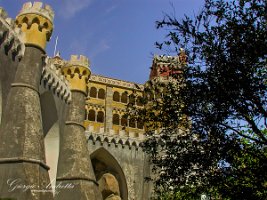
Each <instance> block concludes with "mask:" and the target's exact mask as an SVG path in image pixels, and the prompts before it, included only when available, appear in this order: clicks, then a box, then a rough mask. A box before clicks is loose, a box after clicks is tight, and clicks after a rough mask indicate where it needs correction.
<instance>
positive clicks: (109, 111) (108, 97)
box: [105, 86, 113, 132]
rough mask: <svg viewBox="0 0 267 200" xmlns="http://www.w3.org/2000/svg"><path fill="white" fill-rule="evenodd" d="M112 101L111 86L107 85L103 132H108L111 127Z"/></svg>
mask: <svg viewBox="0 0 267 200" xmlns="http://www.w3.org/2000/svg"><path fill="white" fill-rule="evenodd" d="M112 102H113V91H112V87H110V86H107V95H106V105H105V106H106V107H105V110H106V114H105V125H106V126H105V132H108V131H110V130H111V129H112V119H113V114H112V110H113V107H112Z"/></svg>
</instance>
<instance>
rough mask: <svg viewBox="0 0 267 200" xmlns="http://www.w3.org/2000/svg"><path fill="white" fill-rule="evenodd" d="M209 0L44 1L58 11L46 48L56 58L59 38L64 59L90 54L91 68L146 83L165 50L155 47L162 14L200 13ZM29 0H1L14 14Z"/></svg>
mask: <svg viewBox="0 0 267 200" xmlns="http://www.w3.org/2000/svg"><path fill="white" fill-rule="evenodd" d="M203 1H204V0H171V1H168V0H43V1H42V2H44V3H47V4H49V5H50V6H52V7H53V9H54V11H55V20H54V32H53V36H52V38H51V41H50V42H49V44H48V46H47V54H48V55H50V56H52V55H53V52H54V46H55V39H56V37H57V36H58V38H59V39H58V45H57V49H58V50H59V51H60V53H61V57H62V58H64V59H69V57H70V55H71V54H82V55H85V56H87V57H89V59H90V61H91V70H92V72H93V73H94V74H100V75H104V76H108V77H112V78H117V79H122V80H127V81H133V82H137V83H144V82H145V81H146V80H147V79H148V76H149V67H150V66H151V63H152V58H153V54H165V53H166V52H161V51H159V50H157V49H156V48H155V46H154V43H155V42H156V41H162V40H163V39H164V37H165V35H166V33H167V32H166V30H165V31H164V30H157V29H156V27H155V21H156V20H160V19H161V18H162V17H163V13H164V12H165V13H173V8H172V6H171V3H172V4H173V5H174V8H175V15H176V17H177V18H178V19H181V18H182V17H183V16H184V14H187V15H190V16H192V15H193V14H194V13H198V12H199V10H200V9H201V6H202V5H203ZM24 2H27V0H0V6H1V7H4V9H5V10H6V11H7V12H8V14H9V16H11V17H12V18H15V16H16V14H17V13H18V12H19V10H20V8H21V7H22V4H23V3H24Z"/></svg>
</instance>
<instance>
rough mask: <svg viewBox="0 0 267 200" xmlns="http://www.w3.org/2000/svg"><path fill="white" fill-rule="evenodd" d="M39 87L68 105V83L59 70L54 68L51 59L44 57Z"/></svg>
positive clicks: (69, 97)
mask: <svg viewBox="0 0 267 200" xmlns="http://www.w3.org/2000/svg"><path fill="white" fill-rule="evenodd" d="M41 85H42V86H43V87H44V88H45V89H47V90H51V91H52V92H53V93H54V94H55V95H56V96H58V97H60V98H61V99H63V100H64V101H65V102H66V103H70V101H71V91H70V86H69V83H68V81H67V80H66V79H65V77H64V76H63V75H62V74H61V70H60V69H59V68H57V67H56V66H55V64H54V60H53V59H52V58H49V57H46V58H45V60H44V68H43V72H42V77H41Z"/></svg>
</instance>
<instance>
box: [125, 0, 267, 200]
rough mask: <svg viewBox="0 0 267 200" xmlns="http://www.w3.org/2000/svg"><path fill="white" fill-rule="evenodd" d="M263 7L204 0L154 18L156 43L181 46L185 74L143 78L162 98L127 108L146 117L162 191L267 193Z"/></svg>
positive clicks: (256, 2)
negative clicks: (159, 31) (190, 11)
mask: <svg viewBox="0 0 267 200" xmlns="http://www.w3.org/2000/svg"><path fill="white" fill-rule="evenodd" d="M266 13H267V2H266V1H265V0H229V1H223V0H206V1H205V5H204V7H203V9H202V11H201V12H200V13H199V14H198V15H196V16H195V17H193V18H190V17H187V16H186V17H185V18H184V19H183V20H180V21H179V20H177V19H176V18H175V16H173V15H165V16H164V18H163V20H161V21H158V22H157V28H168V30H169V32H168V35H167V41H164V42H163V43H156V45H157V46H158V47H159V48H161V49H164V48H165V47H167V49H173V50H174V52H178V49H179V47H184V48H185V50H186V52H187V54H188V58H189V62H188V65H187V66H184V71H183V77H181V76H173V77H172V78H173V80H176V81H170V82H169V83H165V85H164V86H162V85H161V83H155V81H154V83H153V81H150V82H149V83H148V84H147V85H148V86H147V87H146V90H147V91H146V93H149V92H151V91H156V92H155V93H160V94H161V95H160V98H155V99H153V100H152V101H148V100H147V99H146V98H145V99H144V103H145V104H147V105H149V106H145V107H144V108H143V109H141V108H134V109H133V108H129V111H130V113H134V114H135V116H137V115H138V116H139V117H140V118H141V119H144V120H145V121H148V122H149V123H147V124H149V125H148V129H147V130H148V131H147V134H148V135H149V139H148V140H147V141H146V143H145V145H144V146H145V147H146V150H147V152H148V153H150V155H151V158H152V162H153V164H154V167H155V170H156V171H160V172H161V173H160V176H159V178H156V180H155V184H156V191H157V192H159V193H160V194H168V195H169V194H170V192H171V193H172V194H178V193H179V195H178V196H180V197H177V199H179V198H180V199H194V198H196V199H199V198H200V194H201V193H208V194H211V195H212V196H214V197H215V196H216V197H217V198H223V199H266V198H267V192H266V191H267V150H266V145H267V134H266V131H267V130H266V128H267V121H266V120H267V108H266V77H267V73H266V72H267V71H266V66H267V60H266V58H267V15H266ZM181 80H183V81H184V82H183V84H182V87H181V84H180V83H181ZM162 87H164V88H166V92H160V88H162ZM151 102H152V103H151ZM177 111H179V112H177ZM185 119H186V120H185ZM139 120H140V119H139ZM185 122H186V123H185ZM159 124H160V125H159ZM181 124H182V126H181ZM185 124H188V126H187V127H186V125H185ZM181 129H183V130H182V133H181V131H179V130H181ZM150 130H160V133H159V134H154V131H150Z"/></svg>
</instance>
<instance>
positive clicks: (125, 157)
mask: <svg viewBox="0 0 267 200" xmlns="http://www.w3.org/2000/svg"><path fill="white" fill-rule="evenodd" d="M87 136H89V137H88V148H89V151H90V152H92V154H91V156H92V155H93V157H94V156H95V155H94V152H96V151H97V150H99V149H105V150H106V151H107V152H109V153H110V156H111V157H113V158H114V159H115V160H116V161H117V162H118V164H119V166H120V167H121V169H122V171H123V175H124V176H125V177H123V178H125V180H126V183H127V185H126V188H127V192H126V193H127V196H128V197H127V198H128V199H129V200H147V199H149V195H150V194H151V191H152V184H151V183H150V182H147V181H145V177H148V176H149V175H150V166H149V164H148V158H147V155H146V154H145V153H144V152H143V150H142V148H141V146H140V145H138V143H135V142H134V143H131V144H130V143H129V142H127V141H126V142H122V140H119V141H116V140H114V139H113V140H111V141H109V140H108V139H107V138H104V137H102V139H103V140H102V139H100V137H94V136H93V135H90V134H89V135H87ZM100 154H101V153H100ZM99 157H100V159H101V155H99ZM104 159H105V160H109V158H107V155H105V158H104ZM105 160H103V162H105ZM111 170H114V171H116V169H111ZM115 173H116V172H115ZM120 189H121V190H123V188H120ZM124 193H125V192H124V191H121V198H122V199H124V200H126V199H125V194H124ZM123 194H124V196H123Z"/></svg>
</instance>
